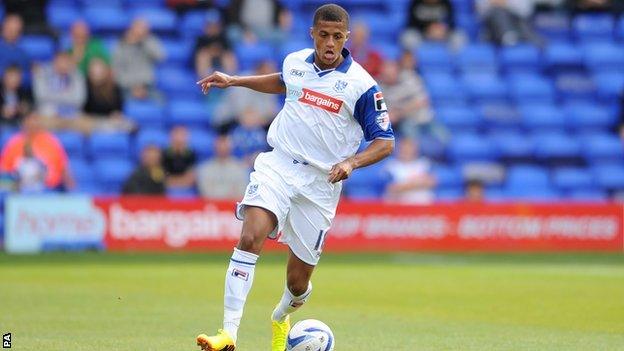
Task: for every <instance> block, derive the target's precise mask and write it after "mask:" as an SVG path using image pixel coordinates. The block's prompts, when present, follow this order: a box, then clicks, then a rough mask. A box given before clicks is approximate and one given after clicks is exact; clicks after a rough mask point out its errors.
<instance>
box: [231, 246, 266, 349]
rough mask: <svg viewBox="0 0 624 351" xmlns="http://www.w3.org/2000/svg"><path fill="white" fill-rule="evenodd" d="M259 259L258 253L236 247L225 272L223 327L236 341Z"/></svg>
mask: <svg viewBox="0 0 624 351" xmlns="http://www.w3.org/2000/svg"><path fill="white" fill-rule="evenodd" d="M257 260H258V255H256V254H252V253H251V252H246V251H242V250H239V249H236V248H235V249H234V253H233V254H232V258H231V259H230V266H229V267H228V270H227V273H226V274H225V296H224V298H223V300H224V301H223V329H225V330H226V331H227V332H228V333H229V334H230V336H232V338H234V341H236V336H237V334H238V327H239V325H240V320H241V317H242V316H243V309H244V307H245V301H246V300H247V295H248V294H249V290H251V285H252V284H253V277H254V268H256V261H257Z"/></svg>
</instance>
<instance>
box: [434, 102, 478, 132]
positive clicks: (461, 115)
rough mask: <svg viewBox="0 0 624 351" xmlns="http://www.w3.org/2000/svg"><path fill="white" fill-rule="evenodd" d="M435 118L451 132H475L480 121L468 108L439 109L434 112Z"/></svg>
mask: <svg viewBox="0 0 624 351" xmlns="http://www.w3.org/2000/svg"><path fill="white" fill-rule="evenodd" d="M436 118H437V119H438V121H440V123H442V124H444V125H445V126H446V127H448V128H450V129H451V130H457V131H463V132H466V131H476V130H477V129H479V127H480V125H481V122H482V119H481V116H479V115H478V114H477V113H475V112H474V111H473V110H472V109H470V108H462V107H441V108H439V109H437V111H436Z"/></svg>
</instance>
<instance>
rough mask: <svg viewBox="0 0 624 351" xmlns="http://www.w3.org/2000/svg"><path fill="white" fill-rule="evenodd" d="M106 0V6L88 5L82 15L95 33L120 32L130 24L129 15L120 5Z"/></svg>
mask: <svg viewBox="0 0 624 351" xmlns="http://www.w3.org/2000/svg"><path fill="white" fill-rule="evenodd" d="M109 4H110V3H109V2H108V1H107V6H104V5H101V6H97V7H96V6H93V7H88V8H86V9H85V11H84V16H85V19H86V21H87V23H89V25H90V26H91V29H92V30H93V31H94V32H96V33H110V32H115V33H121V32H122V31H124V30H125V29H126V28H127V27H128V26H129V25H130V16H129V15H128V14H127V12H126V11H124V9H123V8H121V7H116V6H111V5H109Z"/></svg>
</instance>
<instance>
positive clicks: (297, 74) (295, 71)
mask: <svg viewBox="0 0 624 351" xmlns="http://www.w3.org/2000/svg"><path fill="white" fill-rule="evenodd" d="M290 75H291V76H295V77H299V78H303V76H305V72H304V71H302V70H298V69H294V68H293V69H291V70H290Z"/></svg>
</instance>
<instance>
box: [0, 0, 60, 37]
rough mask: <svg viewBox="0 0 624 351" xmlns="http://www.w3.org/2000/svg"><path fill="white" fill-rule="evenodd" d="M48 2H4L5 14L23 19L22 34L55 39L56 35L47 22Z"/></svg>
mask: <svg viewBox="0 0 624 351" xmlns="http://www.w3.org/2000/svg"><path fill="white" fill-rule="evenodd" d="M47 3H48V0H4V8H5V10H6V13H12V14H16V15H18V16H20V17H21V18H23V19H24V22H25V23H24V32H26V33H28V34H43V35H49V36H53V37H56V35H57V33H56V31H55V30H54V29H52V28H51V27H50V26H49V25H48V22H47V16H46V6H47Z"/></svg>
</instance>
